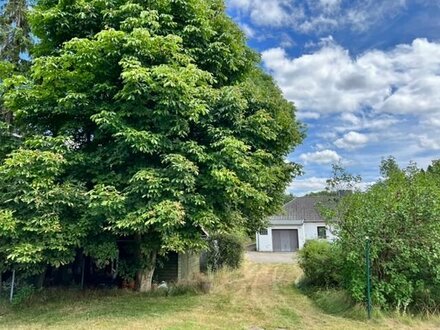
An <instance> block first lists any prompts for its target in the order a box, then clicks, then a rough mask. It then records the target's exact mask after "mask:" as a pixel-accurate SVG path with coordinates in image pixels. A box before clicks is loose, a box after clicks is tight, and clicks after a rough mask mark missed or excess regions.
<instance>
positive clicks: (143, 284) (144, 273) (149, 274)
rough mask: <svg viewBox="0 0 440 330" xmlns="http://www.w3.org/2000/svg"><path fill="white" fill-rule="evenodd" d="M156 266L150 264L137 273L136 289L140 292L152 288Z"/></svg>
mask: <svg viewBox="0 0 440 330" xmlns="http://www.w3.org/2000/svg"><path fill="white" fill-rule="evenodd" d="M153 259H154V262H155V261H156V258H155V257H154V258H153ZM155 268H156V267H155V266H150V267H147V268H144V269H141V270H138V271H137V273H136V291H139V292H148V291H150V290H151V288H152V280H153V274H154V269H155Z"/></svg>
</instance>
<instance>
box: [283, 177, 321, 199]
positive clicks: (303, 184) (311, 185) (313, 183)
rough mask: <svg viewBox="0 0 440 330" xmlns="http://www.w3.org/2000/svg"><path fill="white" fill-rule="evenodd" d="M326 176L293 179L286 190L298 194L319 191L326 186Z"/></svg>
mask: <svg viewBox="0 0 440 330" xmlns="http://www.w3.org/2000/svg"><path fill="white" fill-rule="evenodd" d="M326 181H327V179H326V178H318V177H311V178H307V179H295V180H294V181H293V182H292V183H291V184H290V185H289V186H288V188H287V191H289V192H292V193H294V194H295V195H297V196H299V195H302V194H304V193H307V192H313V191H321V190H324V189H325V187H326V186H327V182H326Z"/></svg>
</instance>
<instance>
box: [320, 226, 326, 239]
mask: <svg viewBox="0 0 440 330" xmlns="http://www.w3.org/2000/svg"><path fill="white" fill-rule="evenodd" d="M318 238H327V228H325V227H324V226H318Z"/></svg>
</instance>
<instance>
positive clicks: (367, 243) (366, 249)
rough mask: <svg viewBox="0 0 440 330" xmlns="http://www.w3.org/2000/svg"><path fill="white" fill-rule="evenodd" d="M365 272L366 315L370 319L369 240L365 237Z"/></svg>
mask: <svg viewBox="0 0 440 330" xmlns="http://www.w3.org/2000/svg"><path fill="white" fill-rule="evenodd" d="M365 272H366V279H367V313H368V319H371V265H370V238H369V237H368V236H367V237H365Z"/></svg>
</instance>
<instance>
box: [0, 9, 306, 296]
mask: <svg viewBox="0 0 440 330" xmlns="http://www.w3.org/2000/svg"><path fill="white" fill-rule="evenodd" d="M30 21H31V27H32V32H33V34H34V35H35V36H36V37H37V39H38V44H37V45H36V46H35V47H34V48H33V50H32V57H33V61H32V66H31V68H30V73H29V75H19V74H15V75H13V76H11V77H8V78H6V79H4V81H3V82H2V84H3V86H5V90H6V93H5V95H4V102H5V105H6V107H7V108H8V109H12V111H13V113H14V116H15V120H14V125H15V126H16V127H17V129H19V130H20V132H21V134H22V135H23V141H25V143H24V145H23V146H21V147H20V148H18V149H16V150H14V151H13V152H12V153H10V154H9V155H8V156H7V157H6V159H5V161H4V162H3V164H2V165H1V167H0V171H1V172H2V173H4V174H5V175H4V177H3V178H2V181H1V182H0V185H1V187H0V189H1V190H2V191H3V193H2V204H1V212H2V213H1V214H2V216H1V220H0V223H1V224H2V226H8V228H11V229H10V232H12V231H14V232H15V233H14V235H12V234H11V235H9V234H7V233H8V232H9V231H5V232H4V234H3V236H2V237H1V238H0V239H2V240H7V241H8V246H10V247H11V249H12V250H11V251H15V252H13V253H12V252H10V251H9V250H8V251H6V252H5V253H6V257H5V258H6V259H7V260H9V261H11V262H26V260H27V259H26V258H25V256H26V254H27V255H29V256H30V258H31V259H32V258H34V257H33V256H32V255H33V254H35V255H37V254H38V255H41V257H40V258H38V260H39V261H41V263H42V264H43V265H44V264H55V263H54V262H53V260H55V259H56V260H57V261H56V262H58V263H60V262H61V263H63V262H67V261H68V259H69V258H68V257H67V256H69V255H70V256H72V255H73V252H72V251H74V249H75V248H82V249H83V251H85V253H88V254H89V255H94V253H95V254H96V255H98V254H99V256H100V258H106V257H112V256H114V254H115V250H116V242H117V241H118V240H119V239H121V238H127V239H133V240H134V241H136V242H137V246H138V252H137V253H138V256H139V259H140V260H141V262H140V264H139V268H140V271H139V274H138V287H139V288H140V289H148V283H147V284H142V283H146V282H148V279H151V273H152V270H154V260H155V256H156V254H157V253H165V252H167V251H184V250H186V249H199V248H201V247H202V246H203V245H204V242H203V240H202V239H201V233H202V232H203V231H207V232H222V231H223V232H228V231H233V230H235V229H237V228H242V229H246V230H248V231H254V230H256V229H258V228H260V227H261V226H262V225H263V224H264V221H265V218H266V217H267V216H268V215H270V214H273V213H274V212H276V211H277V210H278V208H279V207H280V205H281V203H282V202H283V199H284V189H285V187H286V184H287V183H288V182H289V181H290V180H291V178H292V176H294V175H295V174H296V173H297V172H298V170H299V168H298V166H297V165H296V164H293V163H286V162H285V161H284V158H285V156H286V154H287V153H288V152H290V151H291V150H292V148H293V147H294V146H295V145H297V144H298V143H300V142H301V140H302V137H303V132H302V127H301V125H300V124H299V123H298V122H297V121H296V119H295V114H294V110H295V109H294V106H293V105H292V104H291V103H289V102H288V101H286V100H285V99H284V98H283V96H282V94H281V92H280V90H279V89H278V88H277V87H276V85H275V84H274V83H273V81H272V79H271V78H270V77H269V76H268V75H266V74H265V73H263V72H262V70H261V69H260V68H259V56H258V55H257V54H256V53H254V52H253V51H252V50H251V49H250V48H249V47H247V46H246V40H245V37H244V34H243V33H242V32H241V31H240V29H239V28H238V27H237V26H236V25H235V24H234V23H233V22H232V20H231V19H230V18H229V17H228V16H227V15H226V14H225V8H224V4H223V2H222V1H217V0H212V1H202V0H189V1H188V0H159V1H149V0H137V1H127V0H112V1H107V0H104V1H103V0H93V1H83V0H76V1H75V0H69V1H53V0H40V1H37V5H36V7H35V8H34V10H33V11H32V14H31V15H30ZM19 178H20V179H19ZM18 179H19V180H18ZM8 180H9V181H8ZM14 180H18V181H14ZM14 185H19V187H15V186H14ZM17 189H19V190H17ZM14 191H21V193H20V195H19V196H17V195H14ZM23 203H24V204H23ZM34 224H37V225H36V226H37V228H38V230H35V231H31V232H29V228H34ZM40 227H41V229H39V228H40ZM68 232H72V233H74V234H73V235H72V236H70V237H69V239H65V237H64V236H63V235H64V233H68ZM37 238H40V239H43V242H44V244H47V245H45V246H43V247H42V246H39V245H38V244H41V240H40V241H39V242H37ZM60 242H61V243H60ZM102 247H105V249H104V250H105V251H107V252H108V253H107V254H106V253H104V254H103V253H102V251H103V248H102ZM53 251H57V252H56V253H52V252H53ZM46 252H47V253H46ZM98 252H99V253H98ZM34 260H37V259H34Z"/></svg>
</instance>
